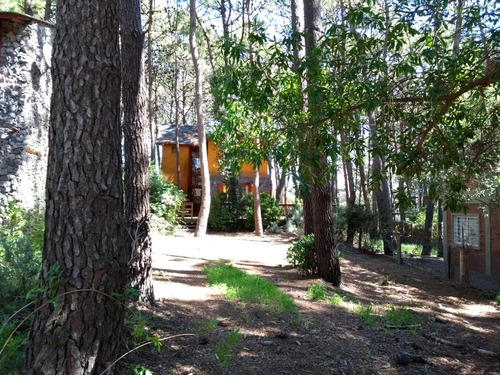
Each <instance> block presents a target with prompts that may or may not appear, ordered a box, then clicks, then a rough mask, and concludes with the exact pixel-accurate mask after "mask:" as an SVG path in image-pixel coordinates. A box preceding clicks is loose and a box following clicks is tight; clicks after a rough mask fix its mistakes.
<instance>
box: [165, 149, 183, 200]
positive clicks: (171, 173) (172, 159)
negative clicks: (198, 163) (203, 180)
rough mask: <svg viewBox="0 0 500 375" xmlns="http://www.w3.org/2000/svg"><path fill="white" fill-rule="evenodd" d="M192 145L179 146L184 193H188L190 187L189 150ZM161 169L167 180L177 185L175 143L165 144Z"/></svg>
mask: <svg viewBox="0 0 500 375" xmlns="http://www.w3.org/2000/svg"><path fill="white" fill-rule="evenodd" d="M189 148H190V146H188V145H180V146H179V164H180V169H181V189H182V191H183V192H184V194H186V195H187V194H188V188H189V175H190V173H189V166H190V163H189V158H190V152H189ZM161 170H162V172H163V175H164V177H165V179H166V180H167V181H170V182H171V183H173V184H175V185H177V155H176V153H175V145H163V156H162V161H161Z"/></svg>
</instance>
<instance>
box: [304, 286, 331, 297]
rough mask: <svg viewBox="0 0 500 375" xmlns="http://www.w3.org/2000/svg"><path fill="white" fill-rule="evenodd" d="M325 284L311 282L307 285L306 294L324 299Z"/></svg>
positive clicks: (325, 292)
mask: <svg viewBox="0 0 500 375" xmlns="http://www.w3.org/2000/svg"><path fill="white" fill-rule="evenodd" d="M326 294H327V290H326V286H324V285H323V284H311V285H309V286H308V287H307V296H308V297H309V298H312V299H315V300H324V299H326Z"/></svg>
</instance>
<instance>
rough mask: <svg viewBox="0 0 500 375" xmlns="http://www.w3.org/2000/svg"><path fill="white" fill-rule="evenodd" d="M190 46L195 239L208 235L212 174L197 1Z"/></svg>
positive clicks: (192, 4)
mask: <svg viewBox="0 0 500 375" xmlns="http://www.w3.org/2000/svg"><path fill="white" fill-rule="evenodd" d="M189 25H190V26H189V46H190V48H191V57H192V59H193V65H194V72H195V99H194V100H195V110H196V125H197V127H198V142H199V150H200V167H201V207H200V212H199V213H198V221H197V222H196V229H195V232H194V235H195V237H201V236H204V235H205V234H206V233H207V225H208V216H209V214H210V174H209V171H208V153H207V137H206V135H205V123H204V121H203V71H202V70H201V67H200V61H199V56H198V47H197V44H196V0H190V24H189Z"/></svg>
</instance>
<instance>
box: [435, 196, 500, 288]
mask: <svg viewBox="0 0 500 375" xmlns="http://www.w3.org/2000/svg"><path fill="white" fill-rule="evenodd" d="M445 215H446V216H445V218H444V220H443V227H444V228H443V233H445V234H446V235H445V236H444V239H443V240H444V249H445V250H446V249H447V250H448V251H445V254H444V255H445V257H444V258H445V263H446V265H447V267H448V276H449V277H450V278H451V279H453V280H455V281H459V280H460V267H461V263H463V267H464V268H463V269H464V271H465V275H466V279H468V284H469V285H472V286H475V287H478V288H481V289H485V290H491V289H500V207H499V206H498V205H496V204H494V203H490V204H484V203H481V202H470V203H468V204H467V210H465V212H451V211H447V212H446V211H445ZM461 251H462V252H463V255H462V257H461Z"/></svg>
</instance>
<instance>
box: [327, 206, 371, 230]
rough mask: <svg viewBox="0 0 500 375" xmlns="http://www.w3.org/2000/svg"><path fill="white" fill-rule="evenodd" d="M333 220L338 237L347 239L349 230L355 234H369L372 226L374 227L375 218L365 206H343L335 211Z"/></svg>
mask: <svg viewBox="0 0 500 375" xmlns="http://www.w3.org/2000/svg"><path fill="white" fill-rule="evenodd" d="M333 220H334V223H335V230H336V234H337V236H338V237H339V238H346V237H347V229H348V228H351V230H352V231H353V232H359V231H362V232H363V233H367V232H368V230H369V228H370V225H373V222H374V216H373V214H372V213H371V212H370V211H368V210H367V209H366V208H365V207H364V206H363V205H359V204H356V205H354V206H351V205H343V206H339V207H337V208H336V209H335V212H334V214H333Z"/></svg>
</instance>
